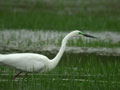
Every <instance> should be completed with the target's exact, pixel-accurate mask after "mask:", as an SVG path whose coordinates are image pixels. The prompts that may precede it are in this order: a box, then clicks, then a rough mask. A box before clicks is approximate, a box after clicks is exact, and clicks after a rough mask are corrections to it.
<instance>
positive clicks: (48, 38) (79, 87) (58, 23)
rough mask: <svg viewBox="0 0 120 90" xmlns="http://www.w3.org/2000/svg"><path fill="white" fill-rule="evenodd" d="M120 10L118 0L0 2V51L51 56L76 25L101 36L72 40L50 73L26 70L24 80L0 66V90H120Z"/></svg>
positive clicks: (7, 0) (16, 0) (3, 0)
mask: <svg viewBox="0 0 120 90" xmlns="http://www.w3.org/2000/svg"><path fill="white" fill-rule="evenodd" d="M119 8H120V0H0V53H16V52H17V53H18V52H20V53H21V52H32V53H33V52H34V53H40V54H44V55H46V56H48V57H49V58H54V57H55V55H56V53H57V52H58V50H59V48H60V45H61V40H62V39H63V37H64V36H65V35H66V34H67V33H68V32H70V31H72V30H74V29H78V30H82V31H84V32H86V33H90V34H91V35H95V36H97V37H99V39H97V40H91V39H88V38H87V39H86V38H73V39H72V40H70V41H69V42H68V46H67V47H68V48H67V49H66V50H69V48H72V49H71V50H72V51H70V52H68V51H67V52H65V53H64V55H63V57H62V59H61V61H60V63H59V64H58V66H57V67H56V68H55V69H54V70H53V71H51V72H47V73H42V74H41V73H30V74H29V76H28V77H27V78H26V79H25V80H22V77H23V74H22V75H21V76H20V77H19V78H17V79H16V80H13V76H14V75H15V74H16V73H17V71H16V70H15V69H12V68H8V67H5V66H2V65H0V90H13V89H14V90H39V89H41V90H66V89H67V90H120V78H119V77H120V61H119V60H120V55H119V53H120V50H119V47H120V39H119V35H120V10H119ZM51 47H56V48H57V49H55V48H52V49H51ZM74 47H81V48H82V49H81V48H76V49H75V48H74ZM41 48H42V49H45V50H46V52H44V51H41ZM47 50H48V51H47ZM49 50H52V51H50V52H49ZM75 50H76V51H75ZM79 50H80V51H81V52H82V53H81V52H77V51H79ZM82 50H83V51H82ZM87 50H89V51H91V52H92V53H89V52H87V53H85V52H86V51H87ZM97 50H99V52H97ZM93 51H95V53H94V52H93ZM75 52H77V53H75ZM106 52H110V53H109V54H105V53H106Z"/></svg>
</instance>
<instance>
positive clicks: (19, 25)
mask: <svg viewBox="0 0 120 90" xmlns="http://www.w3.org/2000/svg"><path fill="white" fill-rule="evenodd" d="M119 8H120V5H119V0H114V1H113V0H107V1H106V0H100V1H97V0H92V1H88V0H86V1H84V0H75V1H74V0H70V1H68V0H58V1H55V0H35V1H33V0H20V1H18V0H10V1H9V0H7V1H4V0H1V3H0V29H6V28H7V29H32V30H57V31H58V30H62V31H64V30H67V31H69V30H74V29H80V30H92V31H110V30H112V31H118V32H119V31H120V30H119V29H120V23H119V22H120V17H119V16H120V11H119Z"/></svg>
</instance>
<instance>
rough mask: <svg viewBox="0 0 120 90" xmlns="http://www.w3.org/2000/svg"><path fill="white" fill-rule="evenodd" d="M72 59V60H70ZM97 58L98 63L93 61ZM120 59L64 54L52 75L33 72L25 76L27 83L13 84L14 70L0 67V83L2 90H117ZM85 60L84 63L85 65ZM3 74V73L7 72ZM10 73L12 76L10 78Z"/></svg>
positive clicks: (119, 87) (119, 84)
mask: <svg viewBox="0 0 120 90" xmlns="http://www.w3.org/2000/svg"><path fill="white" fill-rule="evenodd" d="M72 59H73V60H72ZM96 59H98V60H96ZM119 59H120V57H117V58H116V57H112V56H111V57H103V56H96V55H92V56H86V57H82V56H81V57H80V56H78V55H73V56H71V55H68V54H67V55H64V56H63V58H62V60H61V61H60V63H59V65H58V66H57V67H56V69H54V70H53V71H51V72H48V73H46V74H39V73H34V74H30V75H29V76H28V77H27V79H26V80H27V81H26V80H25V81H21V79H20V78H22V76H21V77H20V78H19V79H18V80H17V81H13V80H12V77H13V74H15V71H14V69H8V68H6V67H1V68H0V71H1V72H2V74H3V73H4V74H9V75H1V76H0V80H7V81H4V82H0V87H1V88H2V89H9V90H11V89H13V88H15V90H20V89H25V90H35V89H45V90H46V89H52V90H56V89H58V90H61V89H62V90H66V89H68V90H73V89H75V90H78V89H79V90H86V89H87V90H93V89H94V90H99V89H103V90H106V89H109V90H113V89H115V90H119V89H120V79H119V73H120V71H119V68H120V67H119V64H120V62H119ZM85 61H86V62H85ZM7 69H8V71H6V72H4V71H5V70H7ZM11 74H12V75H11Z"/></svg>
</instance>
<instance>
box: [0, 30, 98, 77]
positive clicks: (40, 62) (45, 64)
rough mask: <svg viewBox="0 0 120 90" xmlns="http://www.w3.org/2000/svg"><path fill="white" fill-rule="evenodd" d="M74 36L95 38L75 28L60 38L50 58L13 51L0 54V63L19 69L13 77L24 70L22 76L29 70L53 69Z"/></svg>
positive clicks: (42, 70)
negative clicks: (58, 48) (12, 52)
mask: <svg viewBox="0 0 120 90" xmlns="http://www.w3.org/2000/svg"><path fill="white" fill-rule="evenodd" d="M74 36H86V37H90V38H96V37H94V36H91V35H88V34H85V33H83V32H81V31H78V30H75V31H72V32H70V33H69V34H68V35H66V36H65V38H64V39H63V40H62V45H61V48H60V50H59V52H58V53H57V55H56V56H55V58H53V59H52V60H50V59H49V58H48V57H46V56H44V55H40V54H35V53H15V54H0V63H2V64H4V65H7V66H10V67H13V68H16V69H18V70H20V72H19V73H18V74H16V75H15V76H14V78H16V77H18V76H19V75H20V74H21V73H22V72H25V73H26V74H25V75H24V78H25V77H26V75H27V74H28V73H29V72H46V71H50V70H52V69H54V68H55V67H56V65H57V64H58V62H59V61H60V58H61V57H62V55H63V53H64V50H65V47H66V43H67V41H68V39H69V38H71V37H74Z"/></svg>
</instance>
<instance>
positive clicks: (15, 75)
mask: <svg viewBox="0 0 120 90" xmlns="http://www.w3.org/2000/svg"><path fill="white" fill-rule="evenodd" d="M21 73H22V72H19V73H17V74H16V75H15V76H14V79H16V78H17V77H18V76H19V75H20V74H21Z"/></svg>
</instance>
